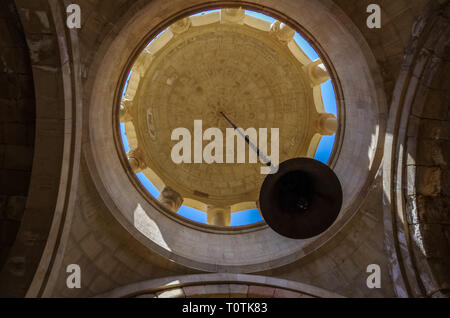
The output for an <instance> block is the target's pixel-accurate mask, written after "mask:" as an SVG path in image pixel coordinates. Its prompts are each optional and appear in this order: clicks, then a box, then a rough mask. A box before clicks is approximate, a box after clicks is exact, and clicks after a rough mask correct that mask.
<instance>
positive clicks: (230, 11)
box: [220, 8, 245, 24]
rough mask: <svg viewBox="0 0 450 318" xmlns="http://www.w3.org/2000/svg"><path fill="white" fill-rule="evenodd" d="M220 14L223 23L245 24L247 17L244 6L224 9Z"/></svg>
mask: <svg viewBox="0 0 450 318" xmlns="http://www.w3.org/2000/svg"><path fill="white" fill-rule="evenodd" d="M220 15H221V16H220V21H221V23H237V24H243V23H244V18H245V10H244V9H242V8H227V9H222V10H221V13H220Z"/></svg>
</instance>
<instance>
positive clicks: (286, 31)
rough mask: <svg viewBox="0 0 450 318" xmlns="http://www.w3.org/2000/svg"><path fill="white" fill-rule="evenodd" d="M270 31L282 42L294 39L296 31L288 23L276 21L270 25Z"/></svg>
mask: <svg viewBox="0 0 450 318" xmlns="http://www.w3.org/2000/svg"><path fill="white" fill-rule="evenodd" d="M270 33H271V34H273V35H275V36H276V37H277V38H278V40H280V41H282V42H286V43H288V42H290V41H291V40H293V39H294V36H295V31H294V30H293V29H292V28H290V27H289V26H288V25H286V24H284V23H281V22H280V21H275V22H274V23H273V24H272V26H271V27H270Z"/></svg>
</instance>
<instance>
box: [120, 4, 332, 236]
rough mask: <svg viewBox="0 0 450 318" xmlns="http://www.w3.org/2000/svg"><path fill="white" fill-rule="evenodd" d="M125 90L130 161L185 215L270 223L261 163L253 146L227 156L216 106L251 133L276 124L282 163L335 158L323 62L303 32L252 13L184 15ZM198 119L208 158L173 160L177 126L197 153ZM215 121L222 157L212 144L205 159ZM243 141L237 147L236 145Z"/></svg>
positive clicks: (143, 56) (123, 127) (143, 59)
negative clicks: (262, 196) (263, 209)
mask: <svg viewBox="0 0 450 318" xmlns="http://www.w3.org/2000/svg"><path fill="white" fill-rule="evenodd" d="M121 94H122V95H121V103H120V109H119V112H120V114H119V116H117V118H119V122H120V123H119V126H120V136H121V139H122V144H123V151H124V153H123V154H124V155H126V158H127V160H128V163H129V167H130V169H132V171H133V174H134V175H135V176H136V177H137V179H138V180H139V182H140V184H141V185H142V186H143V187H144V188H145V190H146V192H147V195H148V196H149V197H150V198H151V199H153V200H157V201H158V202H159V203H160V204H161V205H162V206H164V207H165V208H166V209H168V210H170V211H171V212H172V213H173V214H174V215H177V216H178V217H180V218H181V219H183V218H184V219H189V220H190V221H194V222H197V223H202V224H205V225H213V226H226V227H239V226H249V225H261V224H264V221H263V219H262V217H261V214H260V213H259V210H258V207H257V201H258V195H259V188H260V185H261V183H262V181H263V180H264V177H265V175H264V174H262V173H261V172H260V167H261V166H262V165H263V163H262V162H260V161H257V162H250V158H251V153H252V151H253V150H252V148H251V146H247V145H246V146H245V150H246V152H245V159H246V160H244V162H240V163H238V162H239V158H234V161H233V162H228V161H227V160H226V159H228V157H227V156H226V153H227V151H230V150H229V148H227V146H228V144H227V141H226V138H228V135H227V133H228V132H229V131H228V130H227V128H229V129H231V126H229V124H228V123H227V121H226V120H225V119H224V118H222V117H221V116H220V112H224V113H226V114H227V116H229V117H230V118H231V120H233V121H235V123H236V125H237V126H239V127H241V128H242V129H244V130H245V131H248V129H251V128H253V127H254V128H255V131H257V132H259V133H260V132H261V129H268V130H271V129H273V128H276V129H278V130H279V140H278V149H276V148H277V147H275V148H273V149H276V152H278V156H279V159H278V161H279V162H282V161H285V160H288V159H291V158H294V157H313V158H315V159H316V160H319V161H321V162H323V163H328V162H329V160H330V158H331V157H332V152H333V149H334V144H335V139H336V130H337V115H338V112H337V102H336V97H335V93H334V89H333V82H332V80H331V79H330V75H329V74H328V71H327V69H326V67H325V66H324V64H323V63H322V60H321V58H320V56H319V54H318V53H317V52H316V50H314V49H313V47H312V46H311V44H310V43H309V42H308V41H307V40H305V38H303V37H302V36H301V35H300V33H299V32H297V31H295V30H293V29H292V28H290V27H289V26H288V25H286V24H284V23H282V22H280V21H278V20H276V19H275V18H272V17H270V16H268V15H265V14H262V13H258V12H256V11H251V10H244V9H242V8H222V9H215V10H208V11H202V12H199V13H195V14H192V15H190V16H187V17H184V18H182V19H179V20H178V21H176V22H175V23H173V24H171V25H170V26H169V27H167V28H166V29H164V30H163V31H162V32H160V33H159V34H158V35H156V36H155V37H154V38H152V39H151V41H150V42H149V43H148V44H147V45H146V46H145V48H144V49H143V50H142V51H141V52H140V53H139V54H138V56H137V58H136V60H135V62H134V63H133V65H132V66H131V68H130V70H129V71H128V76H127V79H126V81H125V83H124V85H123V88H122V93H121ZM199 121H201V125H202V126H201V128H202V131H201V132H202V133H203V136H200V138H201V147H200V151H201V152H202V153H201V155H203V158H200V160H197V159H198V158H194V157H195V154H193V155H191V158H189V156H187V157H184V159H186V158H187V159H186V160H185V161H183V162H175V161H176V160H174V158H173V149H174V147H176V146H177V144H179V142H180V139H174V132H175V131H177V129H185V130H184V131H185V132H188V133H189V135H190V138H191V141H190V144H189V145H188V146H189V147H190V148H191V150H193V152H195V150H196V149H195V147H196V146H195V145H194V144H195V137H196V136H195V135H196V128H197V127H196V123H198V122H199ZM209 129H219V130H220V131H221V134H222V136H223V141H222V144H221V145H220V144H219V146H220V147H223V150H222V151H221V152H222V154H223V156H222V159H220V156H216V155H217V152H218V149H219V148H218V147H216V148H214V151H212V152H211V154H212V155H213V156H214V157H215V161H213V162H205V161H204V160H205V159H207V158H205V149H206V148H207V147H208V144H210V141H211V140H213V138H209V139H208V138H205V131H206V133H207V132H208V130H209ZM231 130H232V129H231ZM271 132H272V131H271ZM202 137H203V138H202ZM215 137H216V138H217V135H216V136H215ZM258 137H260V136H258V135H257V136H256V140H255V141H257V139H258ZM271 137H272V136H271V135H270V133H269V136H268V139H269V140H268V144H267V148H266V149H267V150H271V149H272V147H271V146H272V143H273V142H274V141H273V140H272V139H271ZM239 138H240V136H237V139H239ZM237 139H235V142H234V145H233V146H232V147H231V149H232V150H233V151H234V152H236V153H238V151H239V149H238V144H239V141H238V140H237ZM242 140H243V139H242ZM242 140H241V141H242ZM251 140H253V139H251ZM183 141H185V140H184V139H183ZM214 142H216V140H214ZM211 143H212V142H211ZM258 145H260V144H259V143H258V142H256V146H258ZM216 146H217V144H216ZM273 149H272V154H270V155H271V156H272V157H273V155H274V154H273ZM185 151H186V149H185V148H183V156H184V152H185ZM219 152H220V151H219ZM180 153H181V152H180ZM267 153H268V154H269V153H270V151H268V152H267ZM238 156H239V155H237V157H238ZM200 157H201V156H200Z"/></svg>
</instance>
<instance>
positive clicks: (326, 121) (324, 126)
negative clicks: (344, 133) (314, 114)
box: [316, 113, 338, 136]
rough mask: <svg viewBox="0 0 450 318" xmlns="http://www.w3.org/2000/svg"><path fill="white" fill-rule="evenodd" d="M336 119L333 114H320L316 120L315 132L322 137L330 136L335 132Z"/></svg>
mask: <svg viewBox="0 0 450 318" xmlns="http://www.w3.org/2000/svg"><path fill="white" fill-rule="evenodd" d="M337 126H338V122H337V118H336V116H334V115H333V114H330V113H323V114H320V116H319V119H318V120H317V127H316V129H317V132H318V133H319V134H321V135H322V136H332V135H334V134H335V133H336V131H337Z"/></svg>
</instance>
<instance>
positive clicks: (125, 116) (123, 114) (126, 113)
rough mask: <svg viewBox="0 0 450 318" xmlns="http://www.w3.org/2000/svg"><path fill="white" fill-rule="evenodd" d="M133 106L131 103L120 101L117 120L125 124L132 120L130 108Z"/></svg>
mask: <svg viewBox="0 0 450 318" xmlns="http://www.w3.org/2000/svg"><path fill="white" fill-rule="evenodd" d="M132 106H133V103H132V101H130V100H126V99H124V100H122V101H121V102H120V111H119V120H120V122H121V123H127V122H130V121H132V120H133V116H132V113H131V108H132Z"/></svg>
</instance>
